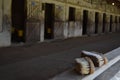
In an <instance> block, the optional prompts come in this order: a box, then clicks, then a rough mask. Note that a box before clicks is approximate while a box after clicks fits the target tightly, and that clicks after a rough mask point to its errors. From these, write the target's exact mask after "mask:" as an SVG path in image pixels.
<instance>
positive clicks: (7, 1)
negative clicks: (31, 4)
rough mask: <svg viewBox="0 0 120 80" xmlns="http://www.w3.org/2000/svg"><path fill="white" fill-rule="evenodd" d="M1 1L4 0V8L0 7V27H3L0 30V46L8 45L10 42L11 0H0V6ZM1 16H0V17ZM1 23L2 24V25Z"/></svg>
mask: <svg viewBox="0 0 120 80" xmlns="http://www.w3.org/2000/svg"><path fill="white" fill-rule="evenodd" d="M2 1H4V4H3V5H4V9H3V10H2V8H1V7H0V15H2V14H1V13H4V14H3V15H4V16H3V20H2V19H0V27H3V30H2V32H0V47H1V46H2V47H3V46H9V45H10V44H11V41H10V40H11V35H10V28H11V26H10V21H11V20H10V19H11V16H10V14H11V0H0V6H1V5H2ZM0 18H2V17H0ZM2 21H3V22H2ZM2 25H3V26H2Z"/></svg>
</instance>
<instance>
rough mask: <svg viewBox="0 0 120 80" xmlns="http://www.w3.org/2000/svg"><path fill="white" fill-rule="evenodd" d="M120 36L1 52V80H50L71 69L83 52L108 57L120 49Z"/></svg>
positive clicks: (67, 41) (46, 43)
mask: <svg viewBox="0 0 120 80" xmlns="http://www.w3.org/2000/svg"><path fill="white" fill-rule="evenodd" d="M119 36H120V33H110V34H105V35H99V36H92V37H82V38H72V39H67V40H57V41H52V42H45V43H40V44H33V45H24V46H20V47H15V46H12V47H7V48H0V80H48V79H49V78H51V77H53V76H55V75H57V74H59V73H61V72H63V71H65V70H67V69H70V68H71V67H72V66H73V64H74V59H75V58H76V57H80V51H81V50H90V51H98V52H102V53H106V52H108V51H111V50H113V49H115V48H117V47H119V46H120V37H119Z"/></svg>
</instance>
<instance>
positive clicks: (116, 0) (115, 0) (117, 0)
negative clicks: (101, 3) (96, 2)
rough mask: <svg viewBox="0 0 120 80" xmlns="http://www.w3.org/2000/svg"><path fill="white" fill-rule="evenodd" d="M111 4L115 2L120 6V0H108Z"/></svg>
mask: <svg viewBox="0 0 120 80" xmlns="http://www.w3.org/2000/svg"><path fill="white" fill-rule="evenodd" d="M106 1H107V2H108V3H109V4H111V5H112V3H115V6H117V7H119V8H120V0H106Z"/></svg>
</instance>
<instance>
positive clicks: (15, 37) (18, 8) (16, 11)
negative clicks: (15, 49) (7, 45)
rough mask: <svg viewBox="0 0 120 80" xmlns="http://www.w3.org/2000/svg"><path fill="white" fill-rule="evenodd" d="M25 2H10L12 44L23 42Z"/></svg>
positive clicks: (14, 0) (20, 0)
mask: <svg viewBox="0 0 120 80" xmlns="http://www.w3.org/2000/svg"><path fill="white" fill-rule="evenodd" d="M26 13H27V12H26V0H12V38H11V40H12V42H24V41H25V24H26V22H25V20H26Z"/></svg>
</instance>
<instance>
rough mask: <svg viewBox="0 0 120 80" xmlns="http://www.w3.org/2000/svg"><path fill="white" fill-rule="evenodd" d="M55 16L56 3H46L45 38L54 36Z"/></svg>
mask: <svg viewBox="0 0 120 80" xmlns="http://www.w3.org/2000/svg"><path fill="white" fill-rule="evenodd" d="M54 18H55V5H54V4H48V3H46V4H45V33H44V38H45V39H53V38H54Z"/></svg>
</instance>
